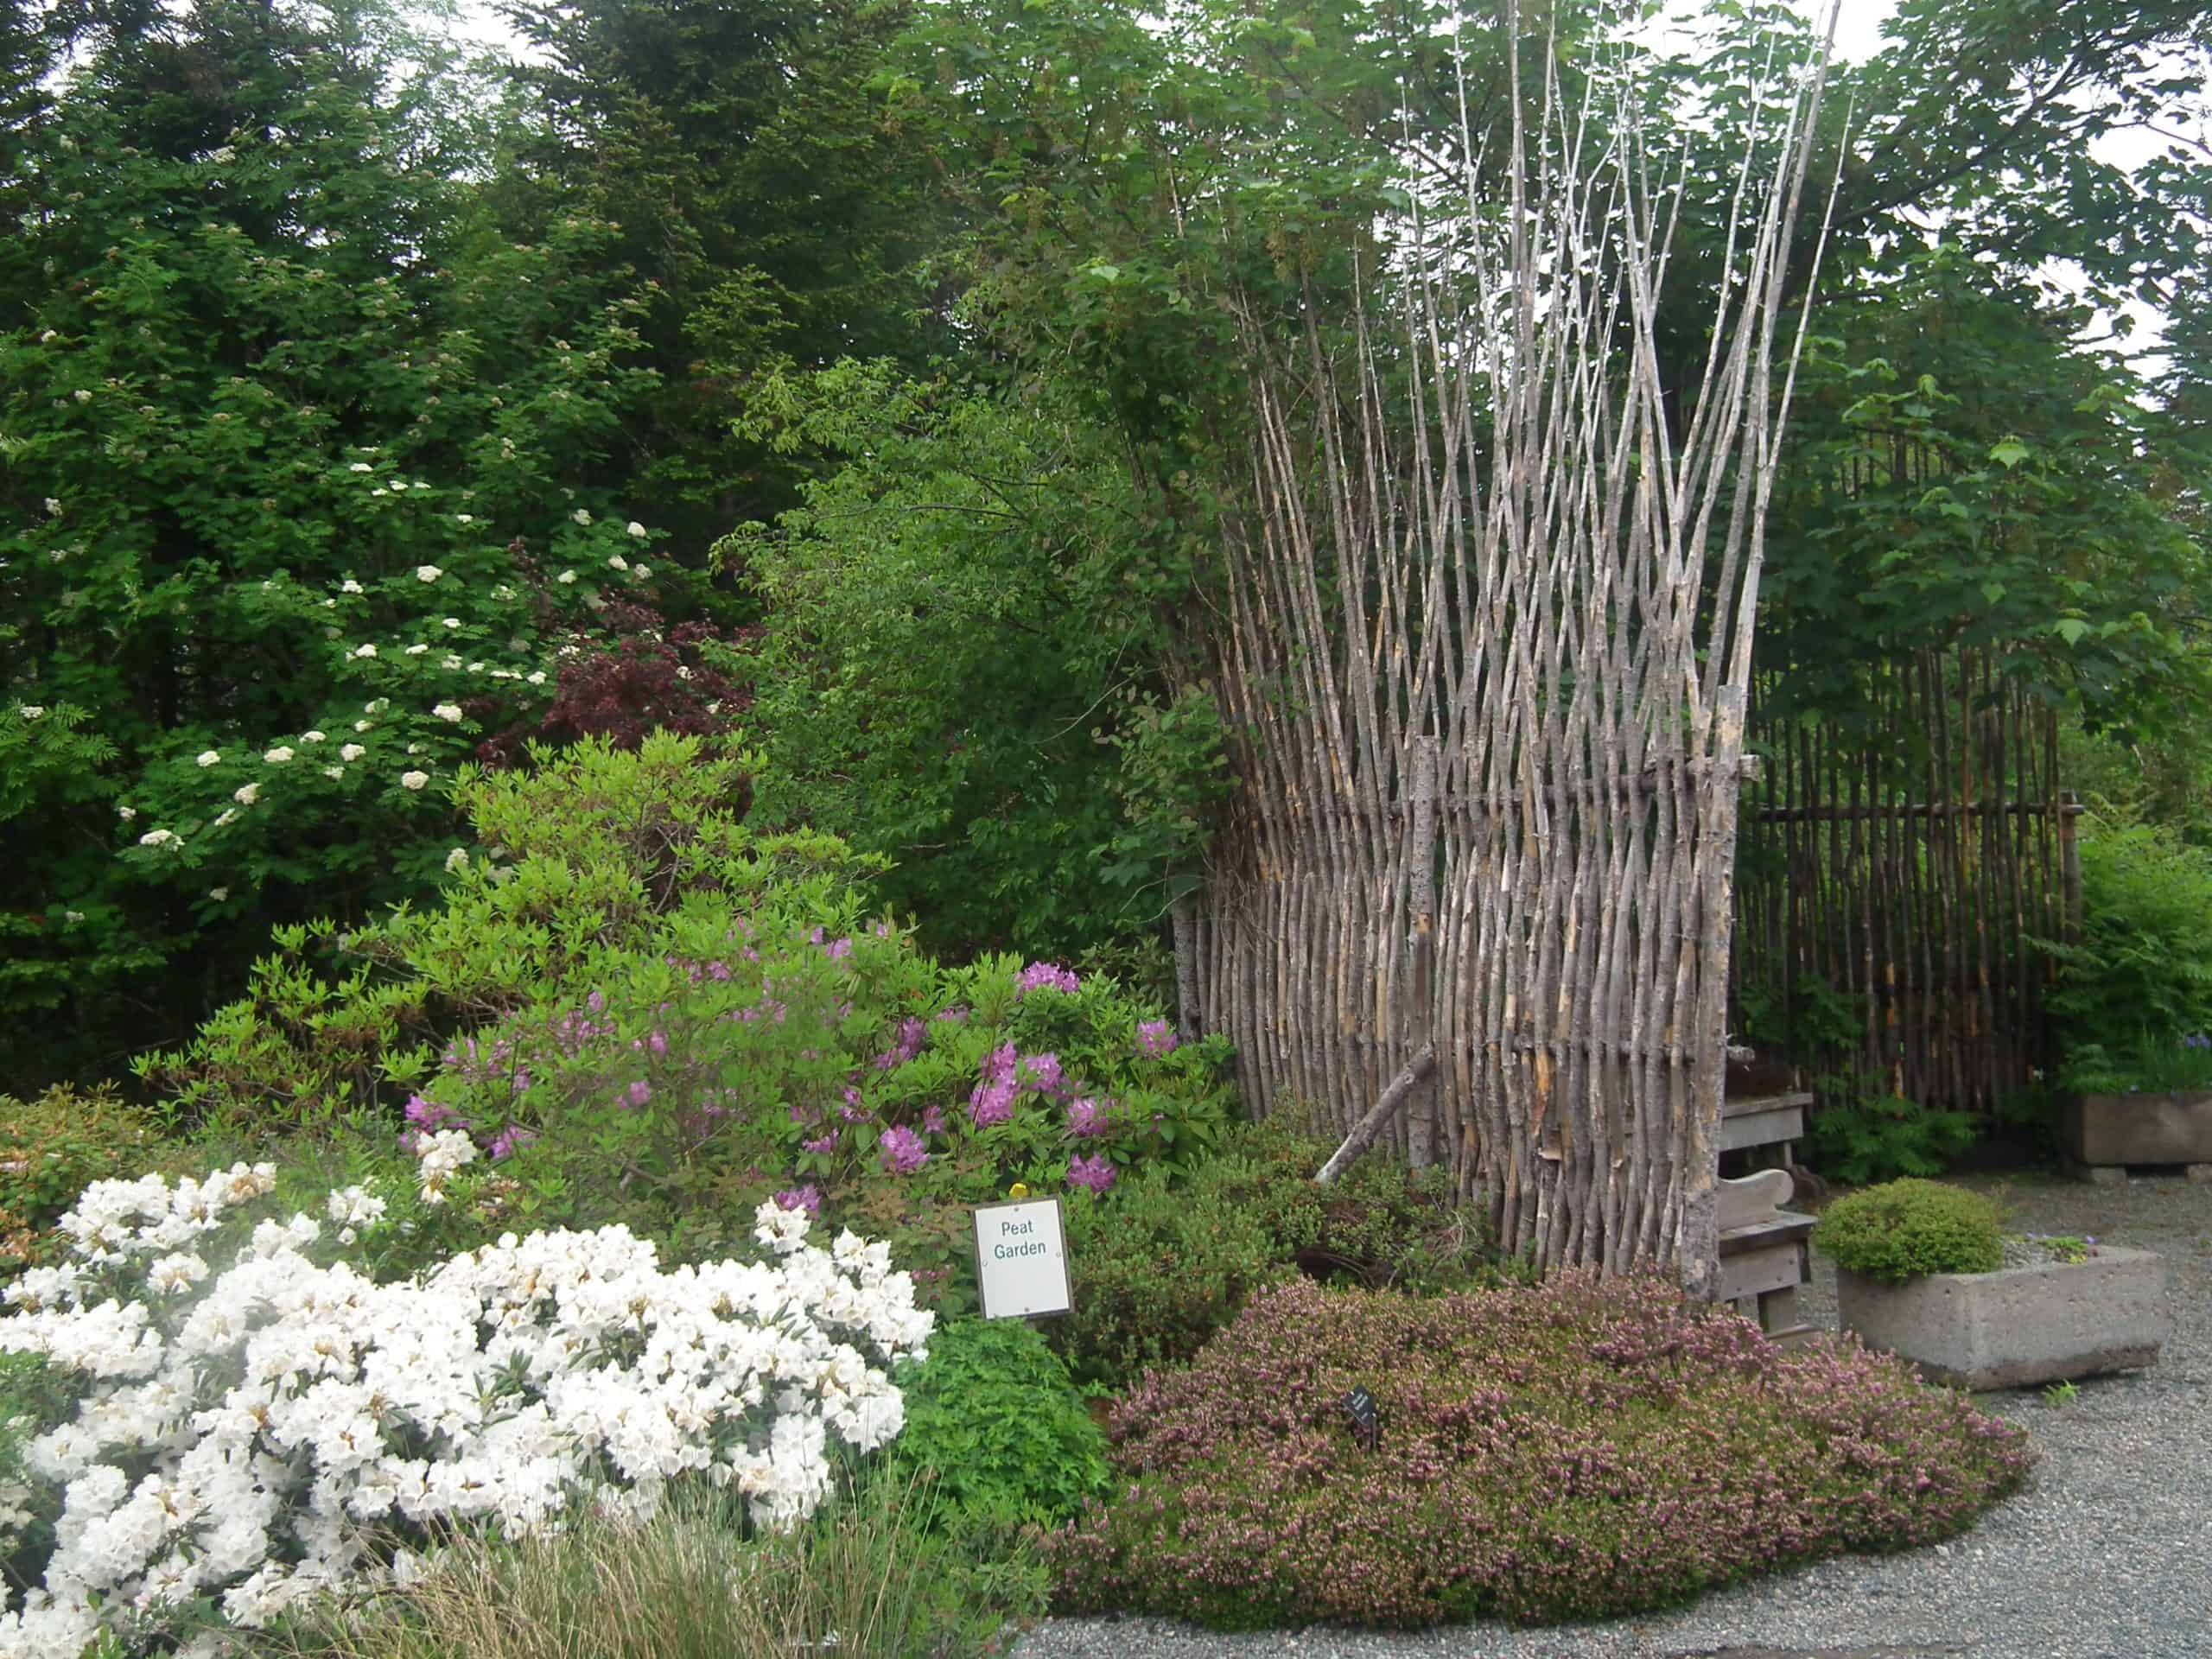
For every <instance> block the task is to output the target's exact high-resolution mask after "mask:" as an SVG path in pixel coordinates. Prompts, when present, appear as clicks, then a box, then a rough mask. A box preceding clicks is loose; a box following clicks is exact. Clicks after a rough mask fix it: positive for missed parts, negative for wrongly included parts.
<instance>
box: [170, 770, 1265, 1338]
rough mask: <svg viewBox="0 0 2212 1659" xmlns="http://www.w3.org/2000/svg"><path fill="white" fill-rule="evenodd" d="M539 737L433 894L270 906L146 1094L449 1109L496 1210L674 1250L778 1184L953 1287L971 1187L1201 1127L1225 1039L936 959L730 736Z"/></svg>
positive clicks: (357, 1129) (966, 1252) (490, 797)
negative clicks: (467, 850) (570, 742)
mask: <svg viewBox="0 0 2212 1659" xmlns="http://www.w3.org/2000/svg"><path fill="white" fill-rule="evenodd" d="M534 763H535V769H534V770H533V771H531V772H528V773H518V772H503V773H474V772H472V773H469V774H467V775H465V776H464V777H463V778H462V779H461V782H460V784H459V785H458V787H457V795H458V798H459V799H460V801H461V804H462V806H463V808H464V810H466V811H467V813H468V814H469V817H470V819H471V822H472V824H473V826H474V834H475V838H476V842H477V845H478V847H479V849H480V853H479V855H478V856H476V857H474V858H472V859H471V860H470V861H469V862H468V863H467V865H466V866H464V867H461V868H456V870H455V871H454V874H452V875H451V876H450V878H449V879H448V886H447V888H446V890H445V893H444V899H445V903H444V904H443V905H442V906H441V907H440V908H437V909H435V910H429V911H422V912H416V911H409V910H403V911H400V912H397V913H395V914H393V915H392V916H391V917H390V918H386V919H385V920H383V921H379V922H376V923H372V924H370V925H365V926H362V927H359V928H356V929H353V930H352V931H346V932H343V933H340V931H337V930H336V929H334V928H332V927H330V926H328V925H319V926H317V927H315V928H312V929H298V930H291V931H289V932H287V933H285V934H284V935H283V936H282V937H280V940H279V944H280V945H281V946H282V947H283V950H282V954H280V955H278V956H276V957H271V958H270V959H268V960H267V961H264V963H260V964H258V965H257V968H256V969H255V975H254V982H253V985H252V988H251V994H250V995H248V996H246V997H245V998H244V999H241V1000H240V1001H238V1002H236V1003H234V1004H232V1005H231V1006H230V1007H226V1008H224V1009H222V1010H220V1011H219V1013H217V1014H215V1015H214V1016H213V1018H211V1019H210V1020H208V1021H207V1024H206V1026H205V1027H203V1028H202V1030H201V1032H200V1034H199V1035H198V1036H197V1037H196V1038H195V1039H194V1041H193V1042H192V1043H191V1044H190V1045H188V1046H186V1047H185V1048H183V1049H181V1050H180V1051H177V1052H171V1053H166V1054H161V1055H157V1056H154V1057H151V1058H149V1059H148V1060H147V1061H146V1063H145V1064H144V1065H143V1076H144V1077H145V1079H146V1081H147V1082H148V1083H149V1084H150V1085H151V1086H153V1087H154V1088H155V1089H156V1090H159V1091H160V1092H162V1094H163V1095H164V1096H166V1097H167V1099H168V1102H169V1109H170V1110H171V1112H172V1113H173V1114H174V1115H175V1116H176V1117H177V1118H178V1119H179V1120H180V1121H181V1122H185V1123H188V1124H190V1125H193V1126H196V1127H198V1128H200V1129H202V1130H203V1131H204V1132H207V1133H211V1134H214V1135H228V1136H236V1137H241V1138H243V1139H245V1140H246V1141H252V1140H255V1139H257V1138H260V1137H266V1136H270V1135H279V1134H285V1133H289V1132H291V1131H294V1130H297V1129H300V1128H310V1129H315V1130H329V1131H332V1132H334V1138H335V1140H336V1142H337V1152H336V1154H334V1155H338V1156H341V1157H346V1158H352V1157H356V1156H368V1157H370V1158H372V1160H373V1159H374V1158H376V1157H387V1156H389V1155H390V1154H389V1152H388V1151H386V1150H385V1147H388V1144H389V1141H390V1137H391V1134H392V1132H393V1131H394V1130H395V1129H396V1128H399V1127H400V1126H401V1123H402V1121H403V1117H404V1122H406V1123H407V1124H408V1125H410V1126H411V1127H412V1128H439V1127H454V1126H464V1127H467V1128H469V1129H470V1130H471V1131H472V1132H473V1133H474V1135H475V1137H476V1139H477V1141H478V1143H479V1145H480V1147H481V1149H482V1150H483V1151H484V1153H485V1154H486V1157H487V1159H488V1160H490V1161H491V1163H493V1165H495V1166H496V1170H495V1171H487V1172H486V1175H485V1176H484V1177H483V1180H484V1183H485V1185H483V1187H482V1188H481V1189H479V1188H477V1187H476V1186H474V1185H472V1186H471V1189H470V1191H471V1194H472V1201H473V1202H490V1203H491V1204H493V1213H495V1214H496V1216H497V1217H499V1219H500V1220H501V1221H503V1222H505V1223H507V1224H513V1225H515V1226H517V1227H518V1228H519V1227H523V1226H530V1225H546V1224H556V1223H564V1222H587V1221H588V1222H589V1223H591V1224H604V1223H607V1222H611V1221H616V1220H621V1221H626V1222H629V1223H631V1224H632V1225H634V1226H635V1227H637V1228H638V1229H639V1230H641V1231H646V1232H650V1233H652V1235H653V1236H655V1237H656V1238H658V1239H659V1240H660V1241H661V1242H662V1243H664V1246H665V1247H666V1248H667V1249H670V1250H671V1251H672V1252H673V1253H674V1254H675V1255H677V1256H679V1257H685V1256H691V1255H701V1254H704V1253H708V1252H711V1251H714V1250H715V1249H719V1248H721V1246H723V1245H725V1244H726V1243H728V1242H729V1241H731V1240H733V1239H737V1238H741V1237H742V1236H745V1235H747V1234H748V1233H749V1232H750V1230H751V1229H752V1226H753V1220H752V1217H753V1211H754V1209H755V1208H756V1207H757V1206H758V1205H759V1204H760V1202H761V1201H762V1200H763V1199H765V1198H769V1197H771V1196H773V1195H777V1194H779V1193H780V1194H782V1195H783V1196H784V1197H785V1198H786V1199H788V1200H789V1201H790V1202H792V1203H801V1202H804V1203H805V1204H806V1205H808V1206H809V1207H810V1208H813V1209H817V1211H822V1212H823V1214H824V1215H825V1216H826V1217H828V1218H829V1219H832V1220H834V1221H836V1222H842V1223H845V1224H849V1225H851V1226H853V1227H854V1228H855V1230H858V1231H860V1232H861V1233H863V1234H864V1235H866V1236H870V1237H880V1238H887V1239H889V1240H890V1241H891V1242H892V1243H893V1245H894V1247H895V1248H896V1249H897V1250H898V1253H899V1261H900V1262H901V1264H902V1265H903V1266H906V1267H909V1268H912V1269H913V1270H914V1271H915V1272H916V1273H917V1274H918V1277H919V1279H920V1280H921V1281H922V1283H923V1286H924V1287H925V1295H926V1296H927V1297H928V1298H929V1299H930V1300H932V1301H934V1302H935V1303H937V1304H938V1306H944V1307H946V1308H948V1309H957V1308H960V1307H963V1306H969V1305H971V1302H972V1298H973V1294H974V1287H973V1274H972V1268H973V1263H972V1249H971V1246H970V1244H969V1230H968V1216H967V1210H968V1206H969V1205H974V1204H976V1203H978V1202H982V1201H983V1200H986V1199H988V1198H996V1197H999V1196H1001V1195H1002V1194H1003V1193H1004V1192H1005V1191H1006V1190H1007V1187H1008V1186H1009V1185H1011V1184H1013V1183H1014V1182H1017V1181H1019V1182H1025V1183H1027V1184H1028V1185H1030V1186H1032V1187H1033V1188H1035V1189H1037V1190H1039V1191H1043V1192H1049V1191H1055V1190H1064V1189H1067V1188H1069V1187H1070V1186H1071V1185H1079V1184H1081V1183H1082V1182H1084V1181H1088V1182H1090V1184H1092V1185H1103V1186H1109V1187H1110V1186H1111V1185H1113V1184H1114V1182H1115V1179H1116V1175H1117V1173H1119V1172H1121V1171H1122V1170H1124V1169H1131V1170H1134V1169H1139V1168H1142V1167H1145V1166H1160V1168H1162V1169H1164V1170H1167V1171H1171V1172H1172V1171H1178V1170H1181V1169H1185V1168H1186V1167H1188V1166H1192V1165H1193V1164H1196V1163H1198V1162H1199V1161H1200V1160H1203V1159H1204V1158H1205V1155H1206V1154H1207V1153H1208V1152H1209V1151H1210V1150H1211V1147H1213V1146H1214V1145H1215V1144H1216V1143H1217V1141H1218V1140H1219V1138H1220V1135H1221V1133H1222V1130H1223V1128H1224V1126H1225V1124H1226V1122H1227V1118H1228V1113H1229V1109H1230V1090H1229V1088H1228V1085H1227V1084H1226V1082H1225V1080H1224V1069H1225V1066H1224V1062H1225V1059H1226V1053H1225V1051H1224V1047H1223V1046H1222V1045H1221V1044H1220V1043H1219V1042H1218V1041H1209V1042H1206V1043H1199V1044H1188V1045H1177V1046H1172V1047H1171V1046H1166V1043H1165V1041H1164V1040H1163V1041H1162V1042H1160V1043H1155V1044H1152V1045H1149V1046H1148V1045H1147V1044H1146V1043H1144V1042H1142V1041H1141V1040H1140V1036H1141V1033H1140V1027H1141V1026H1143V1025H1145V1024H1147V1019H1148V1016H1149V1014H1150V1013H1151V1011H1150V1010H1149V1009H1147V1007H1145V1006H1144V1005H1142V1004H1141V1003H1139V1002H1137V1001H1134V1000H1133V999H1132V998H1130V997H1129V996H1128V995H1127V994H1126V993H1125V992H1123V991H1122V989H1121V988H1119V987H1118V986H1117V985H1116V984H1115V983H1114V982H1111V981H1110V980H1109V979H1106V978H1103V977H1099V976H1093V977H1092V978H1090V979H1089V980H1087V981H1084V982H1081V983H1080V984H1077V985H1076V986H1075V987H1074V988H1072V989H1071V988H1065V984H1063V983H1060V982H1058V981H1059V980H1060V979H1061V977H1062V976H1060V975H1059V974H1058V972H1057V970H1056V971H1054V972H1051V973H1047V974H1046V976H1045V977H1046V978H1047V979H1052V980H1054V981H1055V982H1054V983H1051V984H1039V983H1033V980H1035V979H1036V978H1037V970H1035V969H1028V970H1025V969H1023V967H1022V964H1021V963H1020V961H1019V959H1017V958H1013V957H987V958H985V959H983V960H982V961H980V962H977V963H971V964H969V966H967V967H964V968H959V969H946V968H943V967H940V966H939V965H938V964H937V963H933V962H931V960H930V959H929V958H927V957H924V956H922V955H920V954H919V953H918V952H917V951H916V950H915V949H914V948H913V945H912V942H911V941H910V940H909V939H908V938H907V937H906V935H905V934H904V933H903V932H901V931H899V929H897V928H895V927H893V926H892V925H890V924H889V923H887V922H875V923H873V924H871V923H869V922H868V921H867V920H866V919H865V918H866V914H867V911H868V899H869V894H868V888H867V880H868V876H869V874H870V873H871V871H872V869H873V868H874V867H873V866H872V865H871V863H870V861H868V860H866V859H863V858H861V857H859V856H858V855H855V854H853V853H851V852H850V851H849V849H846V848H845V847H844V846H843V845H842V843H840V842H836V841H835V840H833V839H831V838H829V837H828V836H822V835H818V834H814V833H811V832H798V833H793V834H788V835H766V834H761V833H759V832H757V831H756V830H754V829H753V828H751V827H750V826H749V824H748V823H747V821H746V820H745V819H743V818H742V817H740V816H739V814H738V812H737V810H735V809H734V805H733V802H734V800H735V798H738V796H739V795H740V794H741V785H742V779H743V778H744V776H745V773H746V770H747V765H748V760H747V757H742V756H732V755H721V756H716V757H713V758H709V756H708V755H707V754H706V753H705V752H704V751H703V750H702V747H701V745H700V744H699V743H698V742H697V741H696V740H689V739H677V738H671V737H667V736H660V737H656V738H652V739H649V740H647V741H646V742H645V744H644V745H643V746H642V747H639V749H638V750H636V751H634V752H626V751H617V750H615V749H613V748H612V747H609V746H608V745H607V744H606V743H604V742H601V741H589V742H586V743H582V744H580V745H577V746H576V747H573V748H571V749H568V750H564V751H562V752H561V753H558V754H556V753H550V752H546V751H539V752H537V753H536V754H535V756H534ZM310 944H315V945H317V946H322V947H335V949H336V950H337V952H338V955H339V962H338V965H337V970H336V972H335V973H331V972H328V971H324V970H321V969H319V967H318V965H317V964H316V963H313V962H311V961H310V960H309V957H308V946H309V945H310ZM1153 1028H1154V1031H1155V1032H1156V1033H1159V1034H1160V1037H1161V1038H1162V1039H1165V1033H1166V1028H1165V1027H1164V1026H1160V1025H1157V1024H1156V1023H1155V1024H1154V1027H1153ZM986 1096H988V1109H986V1107H985V1105H984V1104H983V1103H984V1102H985V1100H986ZM487 1195H488V1196H487ZM1110 1202H1111V1200H1109V1203H1110Z"/></svg>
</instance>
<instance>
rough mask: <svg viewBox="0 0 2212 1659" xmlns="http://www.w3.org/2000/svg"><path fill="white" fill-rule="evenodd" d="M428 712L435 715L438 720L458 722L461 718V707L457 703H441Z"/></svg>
mask: <svg viewBox="0 0 2212 1659" xmlns="http://www.w3.org/2000/svg"><path fill="white" fill-rule="evenodd" d="M430 712H431V713H432V714H434V715H436V716H437V717H438V718H439V719H440V720H459V719H460V718H461V705H460V704H459V703H457V702H442V703H440V704H438V706H437V707H436V708H435V709H431V710H430Z"/></svg>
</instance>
